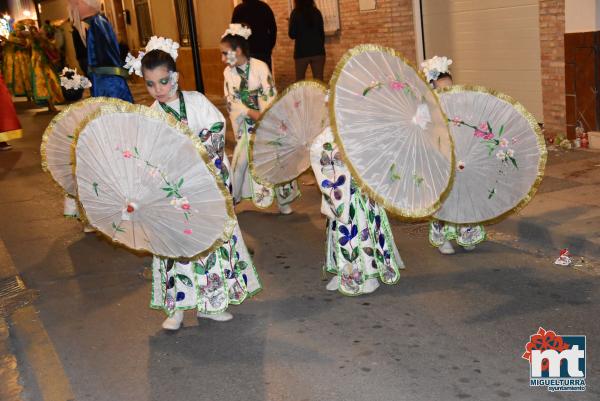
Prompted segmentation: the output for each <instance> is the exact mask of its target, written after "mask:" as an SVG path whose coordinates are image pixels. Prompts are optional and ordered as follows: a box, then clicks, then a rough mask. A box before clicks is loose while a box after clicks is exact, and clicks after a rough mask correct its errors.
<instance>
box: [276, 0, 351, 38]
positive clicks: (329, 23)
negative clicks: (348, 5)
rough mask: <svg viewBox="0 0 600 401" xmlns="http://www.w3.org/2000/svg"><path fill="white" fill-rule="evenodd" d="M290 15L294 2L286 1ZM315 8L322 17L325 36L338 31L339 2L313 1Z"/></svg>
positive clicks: (329, 0)
mask: <svg viewBox="0 0 600 401" xmlns="http://www.w3.org/2000/svg"><path fill="white" fill-rule="evenodd" d="M288 2H289V8H290V13H291V12H292V10H293V9H294V0H288ZM315 4H316V5H317V8H318V9H319V10H320V11H321V14H322V15H323V23H324V25H325V34H326V35H335V34H336V33H337V32H338V31H339V30H340V27H341V25H340V2H339V0H315Z"/></svg>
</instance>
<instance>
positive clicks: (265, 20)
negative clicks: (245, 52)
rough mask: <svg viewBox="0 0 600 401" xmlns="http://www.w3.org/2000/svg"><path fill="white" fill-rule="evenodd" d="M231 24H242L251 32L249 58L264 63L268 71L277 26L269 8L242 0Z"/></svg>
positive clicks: (261, 2)
mask: <svg viewBox="0 0 600 401" xmlns="http://www.w3.org/2000/svg"><path fill="white" fill-rule="evenodd" d="M231 23H232V24H243V25H246V26H248V27H249V28H250V29H251V30H252V36H251V37H250V39H249V40H248V41H249V42H250V57H252V58H255V59H258V60H261V61H264V62H265V63H266V64H267V65H268V66H269V70H272V66H271V54H272V53H273V48H274V47H275V42H276V41H277V24H276V23H275V15H274V14H273V11H272V10H271V7H269V5H268V4H267V3H265V2H264V1H260V0H243V2H242V3H241V4H238V5H237V6H236V7H235V9H234V10H233V16H232V17H231Z"/></svg>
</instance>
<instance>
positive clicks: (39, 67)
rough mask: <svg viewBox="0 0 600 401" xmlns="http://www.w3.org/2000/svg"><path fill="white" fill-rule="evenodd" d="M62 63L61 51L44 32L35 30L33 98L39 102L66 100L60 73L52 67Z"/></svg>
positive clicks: (32, 52)
mask: <svg viewBox="0 0 600 401" xmlns="http://www.w3.org/2000/svg"><path fill="white" fill-rule="evenodd" d="M58 64H60V53H58V50H57V49H56V47H55V46H54V44H52V42H50V41H49V40H48V38H47V37H46V36H45V35H44V34H43V33H42V32H34V35H33V45H32V46H31V83H32V86H33V100H34V101H35V102H36V103H38V104H46V103H47V102H51V103H52V104H57V103H63V102H64V101H65V99H64V97H63V94H62V89H61V87H60V82H59V80H58V75H57V74H56V72H55V71H54V70H53V69H52V66H53V65H58Z"/></svg>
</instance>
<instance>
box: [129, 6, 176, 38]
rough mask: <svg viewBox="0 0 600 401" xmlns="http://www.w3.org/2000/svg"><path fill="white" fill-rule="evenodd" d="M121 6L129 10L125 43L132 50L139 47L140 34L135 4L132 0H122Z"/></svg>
mask: <svg viewBox="0 0 600 401" xmlns="http://www.w3.org/2000/svg"><path fill="white" fill-rule="evenodd" d="M123 6H124V9H125V11H129V14H130V16H131V21H130V23H129V24H127V25H125V28H126V30H127V44H128V45H129V48H130V49H132V50H134V49H139V48H140V35H139V33H138V27H137V17H136V15H135V6H134V4H133V0H123ZM173 22H175V21H173Z"/></svg>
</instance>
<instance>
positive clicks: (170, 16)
mask: <svg viewBox="0 0 600 401" xmlns="http://www.w3.org/2000/svg"><path fill="white" fill-rule="evenodd" d="M148 5H149V7H150V17H151V18H152V33H153V34H154V35H156V36H164V37H165V38H172V39H174V40H178V38H179V29H178V28H177V14H176V12H175V2H174V1H173V0H149V1H148Z"/></svg>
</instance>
